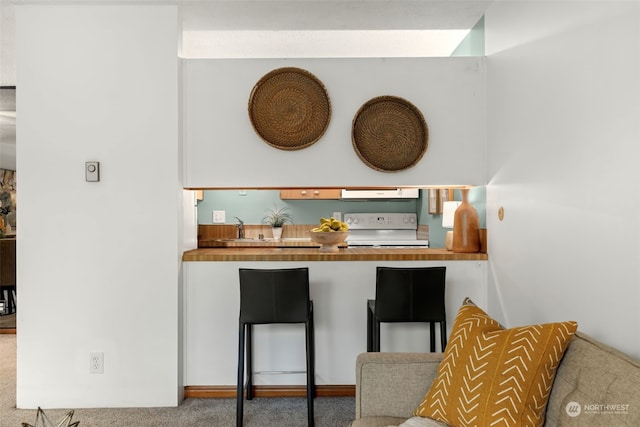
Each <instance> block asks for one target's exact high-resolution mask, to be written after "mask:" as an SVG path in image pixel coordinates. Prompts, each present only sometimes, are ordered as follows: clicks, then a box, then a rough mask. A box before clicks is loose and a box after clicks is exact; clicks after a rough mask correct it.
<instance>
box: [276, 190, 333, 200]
mask: <svg viewBox="0 0 640 427" xmlns="http://www.w3.org/2000/svg"><path fill="white" fill-rule="evenodd" d="M341 194H342V190H341V189H339V188H302V189H287V190H280V198H281V199H282V200H339V199H340V197H341Z"/></svg>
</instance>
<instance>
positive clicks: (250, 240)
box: [216, 237, 267, 242]
mask: <svg viewBox="0 0 640 427" xmlns="http://www.w3.org/2000/svg"><path fill="white" fill-rule="evenodd" d="M216 241H218V242H265V241H267V239H256V238H246V237H245V238H242V239H216Z"/></svg>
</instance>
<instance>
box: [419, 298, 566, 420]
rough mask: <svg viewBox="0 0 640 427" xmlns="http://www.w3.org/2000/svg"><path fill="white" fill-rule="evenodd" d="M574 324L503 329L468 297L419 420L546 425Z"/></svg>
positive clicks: (562, 323)
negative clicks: (546, 417)
mask: <svg viewBox="0 0 640 427" xmlns="http://www.w3.org/2000/svg"><path fill="white" fill-rule="evenodd" d="M577 328H578V324H577V323H576V322H573V321H569V322H561V323H547V324H541V325H531V326H522V327H519V328H512V329H504V328H502V327H501V326H500V324H499V323H498V322H496V321H495V320H493V319H492V318H491V317H489V315H487V313H485V312H484V311H482V310H481V309H480V308H479V307H477V306H476V305H475V304H473V302H472V301H471V300H469V299H468V298H467V299H466V300H465V302H464V304H463V306H462V307H461V308H460V311H459V312H458V315H457V316H456V320H455V322H454V324H453V329H452V331H451V336H450V338H449V343H448V344H447V348H446V351H445V353H444V358H443V360H442V362H441V363H440V365H439V367H438V373H437V377H436V379H435V380H434V381H433V384H432V385H431V389H430V390H429V391H428V392H427V394H426V395H425V397H424V400H423V401H422V403H421V404H420V406H419V407H418V408H417V409H416V410H415V412H414V415H417V416H421V417H429V418H433V419H436V420H439V421H443V422H445V423H447V424H449V425H451V426H454V427H463V426H542V425H543V423H544V414H545V409H546V406H547V401H548V400H549V394H550V392H551V386H552V385H553V379H554V378H555V374H556V369H557V368H558V364H559V363H560V360H561V359H562V355H563V354H564V351H565V350H566V348H567V345H568V344H569V341H570V340H571V338H572V337H573V335H574V334H575V332H576V329H577Z"/></svg>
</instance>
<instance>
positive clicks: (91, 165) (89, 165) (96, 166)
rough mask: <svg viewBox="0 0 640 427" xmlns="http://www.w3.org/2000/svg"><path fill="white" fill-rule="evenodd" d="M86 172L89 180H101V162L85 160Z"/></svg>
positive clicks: (86, 178)
mask: <svg viewBox="0 0 640 427" xmlns="http://www.w3.org/2000/svg"><path fill="white" fill-rule="evenodd" d="M84 173H85V180H86V181H87V182H98V181H100V162H85V163H84Z"/></svg>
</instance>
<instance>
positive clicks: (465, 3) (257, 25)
mask: <svg viewBox="0 0 640 427" xmlns="http://www.w3.org/2000/svg"><path fill="white" fill-rule="evenodd" d="M493 1H494V0H250V1H245V0H175V2H176V3H177V4H179V5H180V12H181V20H182V29H183V34H187V33H191V34H198V32H202V31H204V32H207V31H208V32H216V34H220V33H221V32H222V33H227V34H228V35H229V36H231V35H233V34H234V33H236V34H239V32H245V33H246V32H249V33H252V34H254V37H255V34H257V35H258V36H259V35H260V34H261V33H260V32H271V33H273V32H278V31H279V32H282V31H283V30H284V31H293V32H305V33H314V34H315V33H322V32H325V33H331V34H332V35H333V37H334V38H335V37H336V35H337V37H342V36H344V35H346V34H349V33H356V32H363V31H364V32H367V34H370V35H373V34H374V33H375V34H376V36H377V37H380V34H384V33H385V32H389V34H391V33H392V32H393V31H405V32H407V31H409V32H410V31H414V32H415V31H421V32H425V33H424V34H427V33H426V31H429V30H468V29H471V28H472V27H473V26H474V25H475V24H476V23H477V22H478V21H479V20H480V18H481V17H482V16H483V15H484V12H485V10H486V9H487V8H488V7H489V5H490V4H491V3H492V2H493ZM14 2H15V3H18V4H20V3H24V4H29V3H38V1H37V0H33V1H31V0H0V25H1V29H0V87H3V89H0V151H1V149H2V145H4V144H15V141H16V114H15V92H16V91H15V89H7V88H6V87H7V86H15V84H16V83H15V82H16V76H15V14H14V7H15V6H14V4H13V3H14ZM171 2H172V0H132V1H130V2H128V3H137V4H154V3H159V4H166V3H171ZM39 3H42V2H41V1H40V2H39ZM51 3H54V4H65V3H69V1H65V0H61V1H56V0H52V1H51ZM71 3H74V4H78V3H99V4H109V3H113V4H122V1H121V0H73V1H72V2H71ZM407 34H409V33H407ZM425 37H428V36H425ZM228 38H229V39H234V38H237V37H228ZM422 40H423V39H421V41H420V44H424V42H423V41H422ZM415 44H416V43H415V41H414V45H415Z"/></svg>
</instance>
